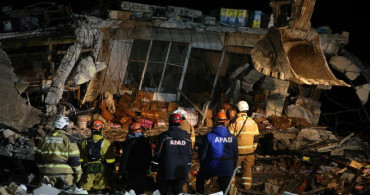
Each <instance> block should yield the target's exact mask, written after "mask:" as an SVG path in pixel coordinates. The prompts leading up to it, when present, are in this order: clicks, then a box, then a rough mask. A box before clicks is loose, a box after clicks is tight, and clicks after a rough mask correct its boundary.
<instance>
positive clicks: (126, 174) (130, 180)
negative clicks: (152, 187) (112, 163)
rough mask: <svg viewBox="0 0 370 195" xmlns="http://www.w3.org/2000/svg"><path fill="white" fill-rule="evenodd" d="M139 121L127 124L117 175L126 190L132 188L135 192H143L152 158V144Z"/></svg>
mask: <svg viewBox="0 0 370 195" xmlns="http://www.w3.org/2000/svg"><path fill="white" fill-rule="evenodd" d="M142 132H143V128H142V127H141V124H140V123H139V122H133V123H131V124H130V126H129V132H128V134H127V137H126V140H125V142H124V143H123V154H122V158H121V162H120V166H119V172H118V175H119V177H120V178H121V179H122V178H124V182H125V185H126V190H127V191H129V190H131V189H132V190H134V191H135V193H136V194H144V188H145V180H146V173H147V171H148V170H149V167H150V161H151V160H152V146H151V143H150V142H149V140H148V139H147V138H146V137H144V135H143V133H142Z"/></svg>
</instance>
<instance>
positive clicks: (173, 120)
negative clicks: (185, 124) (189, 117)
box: [169, 113, 182, 124]
mask: <svg viewBox="0 0 370 195" xmlns="http://www.w3.org/2000/svg"><path fill="white" fill-rule="evenodd" d="M169 122H170V124H181V123H182V117H181V114H179V113H174V114H171V115H170V120H169Z"/></svg>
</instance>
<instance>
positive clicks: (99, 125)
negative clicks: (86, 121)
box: [91, 120, 104, 131]
mask: <svg viewBox="0 0 370 195" xmlns="http://www.w3.org/2000/svg"><path fill="white" fill-rule="evenodd" d="M103 126H104V124H103V122H102V121H100V120H95V121H94V122H93V124H92V127H91V128H92V129H95V130H98V131H101V130H103Z"/></svg>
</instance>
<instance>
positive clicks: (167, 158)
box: [152, 126, 193, 180]
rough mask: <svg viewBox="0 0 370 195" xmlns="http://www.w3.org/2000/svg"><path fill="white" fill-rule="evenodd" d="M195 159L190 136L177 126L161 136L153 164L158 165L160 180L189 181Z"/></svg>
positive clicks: (171, 127)
mask: <svg viewBox="0 0 370 195" xmlns="http://www.w3.org/2000/svg"><path fill="white" fill-rule="evenodd" d="M192 157H193V149H192V145H191V140H190V136H189V135H188V134H187V133H186V132H185V131H184V130H182V129H180V128H179V127H177V126H170V128H169V129H168V131H165V132H163V133H161V134H160V135H159V139H158V144H157V146H156V148H155V152H154V157H153V162H152V163H153V164H155V165H158V177H159V178H160V179H168V180H173V179H187V178H188V172H189V168H190V165H191V160H192Z"/></svg>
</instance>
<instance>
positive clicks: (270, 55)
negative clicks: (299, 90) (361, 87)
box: [251, 0, 350, 87]
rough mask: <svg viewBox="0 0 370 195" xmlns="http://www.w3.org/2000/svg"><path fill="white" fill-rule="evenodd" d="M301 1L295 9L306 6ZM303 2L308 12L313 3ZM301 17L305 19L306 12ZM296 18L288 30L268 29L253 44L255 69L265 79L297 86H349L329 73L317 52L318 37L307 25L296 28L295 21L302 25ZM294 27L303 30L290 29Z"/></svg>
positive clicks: (319, 47)
mask: <svg viewBox="0 0 370 195" xmlns="http://www.w3.org/2000/svg"><path fill="white" fill-rule="evenodd" d="M301 1H302V4H296V5H295V6H296V7H295V9H296V10H301V9H298V8H297V6H299V5H300V6H301V7H300V8H302V6H305V5H306V4H304V0H301ZM294 2H299V0H298V1H294ZM307 2H308V3H309V4H310V6H311V8H312V9H311V12H312V10H313V5H312V2H313V4H314V1H312V0H306V3H307ZM270 4H271V3H270ZM303 10H306V11H307V10H309V9H303ZM295 13H297V12H296V11H295ZM304 15H306V17H305V18H304V19H305V20H307V13H305V14H304ZM299 16H300V15H298V17H297V16H296V17H295V18H296V19H297V21H293V22H292V21H291V22H290V24H291V25H290V26H288V27H280V28H276V27H271V28H270V29H269V30H268V32H267V34H266V36H265V37H264V38H263V39H261V40H260V41H259V42H258V43H257V44H256V45H255V47H254V48H253V49H252V51H251V56H252V61H253V64H254V67H255V69H256V70H257V71H259V72H261V73H263V74H265V75H267V76H271V77H274V78H278V79H282V80H290V81H293V82H295V83H298V84H308V85H330V86H332V85H335V86H347V87H349V86H350V85H348V84H347V83H345V82H344V81H342V80H339V79H337V78H336V77H335V76H334V74H333V73H332V72H331V70H330V68H329V66H328V63H327V61H326V58H325V56H324V53H323V51H322V50H321V46H320V36H319V35H318V34H317V33H316V32H315V31H314V30H311V29H309V26H308V27H307V26H298V25H299V22H302V21H299V20H298V19H299ZM309 18H310V15H309ZM309 18H308V19H309ZM293 19H294V17H293ZM308 24H309V22H308ZM297 26H298V27H303V29H302V28H301V29H299V28H298V29H297V28H294V27H297Z"/></svg>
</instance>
